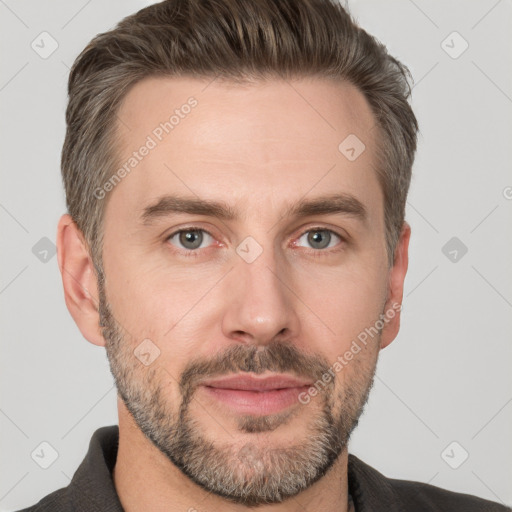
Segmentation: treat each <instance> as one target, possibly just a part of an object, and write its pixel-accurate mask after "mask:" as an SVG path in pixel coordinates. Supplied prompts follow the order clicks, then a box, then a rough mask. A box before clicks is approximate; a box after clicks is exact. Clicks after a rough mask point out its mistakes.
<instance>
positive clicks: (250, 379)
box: [202, 373, 312, 392]
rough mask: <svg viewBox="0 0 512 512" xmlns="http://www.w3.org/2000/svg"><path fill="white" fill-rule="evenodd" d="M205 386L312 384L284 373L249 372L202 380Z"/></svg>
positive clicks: (272, 387) (250, 388)
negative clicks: (251, 373) (259, 373)
mask: <svg viewBox="0 0 512 512" xmlns="http://www.w3.org/2000/svg"><path fill="white" fill-rule="evenodd" d="M202 384H203V386H208V387H211V388H220V389H236V390H243V391H260V392H263V391H269V390H276V389H286V388H299V387H303V386H311V384H312V383H311V381H309V380H305V379H300V378H298V377H293V376H291V375H284V374H272V375H268V376H261V375H259V376H254V375H249V374H240V373H238V374H235V375H230V376H228V377H222V378H219V379H211V380H206V381H203V382H202Z"/></svg>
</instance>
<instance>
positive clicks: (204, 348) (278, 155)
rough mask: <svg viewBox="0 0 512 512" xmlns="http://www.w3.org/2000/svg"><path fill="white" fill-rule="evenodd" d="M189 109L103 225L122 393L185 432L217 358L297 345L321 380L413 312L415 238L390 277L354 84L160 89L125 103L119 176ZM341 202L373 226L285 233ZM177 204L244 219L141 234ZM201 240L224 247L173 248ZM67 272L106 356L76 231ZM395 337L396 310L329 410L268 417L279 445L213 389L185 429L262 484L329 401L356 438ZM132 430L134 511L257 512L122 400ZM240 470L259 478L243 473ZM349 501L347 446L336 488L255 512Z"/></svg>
mask: <svg viewBox="0 0 512 512" xmlns="http://www.w3.org/2000/svg"><path fill="white" fill-rule="evenodd" d="M292 86H293V87H292ZM190 96H194V98H196V99H197V101H198V104H197V106H196V107H195V108H194V109H193V110H192V111H191V113H190V114H188V115H187V116H186V117H185V118H184V119H181V120H180V123H179V125H177V126H176V127H175V128H174V129H173V131H172V132H171V133H170V134H169V135H167V136H165V137H164V138H163V140H162V141H161V142H159V143H158V144H157V147H156V148H154V149H153V150H151V152H150V153H149V154H148V156H146V157H145V158H144V159H143V160H142V161H141V162H140V163H139V164H138V165H137V167H136V168H135V169H134V170H133V171H132V172H131V173H130V174H129V175H128V176H127V177H126V178H124V179H123V180H121V182H120V183H119V184H118V185H117V186H116V187H115V188H114V190H113V191H112V192H111V193H110V196H109V197H108V202H107V205H106V210H105V216H104V247H103V264H104V272H105V276H106V286H105V300H106V303H107V304H108V307H109V312H110V314H111V315H112V319H115V325H116V326H117V327H118V328H119V335H120V337H121V339H122V343H121V344H120V347H122V348H118V352H119V360H118V361H117V362H118V363H119V364H120V365H121V366H122V367H123V368H124V369H125V370H126V375H125V379H126V383H131V384H132V385H133V389H134V390H139V391H141V390H142V391H143V390H144V389H146V390H150V391H151V392H152V393H154V394H156V392H157V391H158V392H159V393H160V400H161V402H160V403H159V405H160V407H163V408H164V409H165V413H166V414H168V415H169V417H173V418H174V419H175V420H177V419H178V417H179V415H178V412H179V405H180V403H181V401H182V399H183V395H182V393H181V391H180V388H179V382H180V379H181V378H182V377H183V373H184V371H185V370H186V369H187V368H189V367H190V365H191V364H192V363H194V362H203V363H205V364H206V365H208V364H210V365H213V363H211V362H212V361H213V360H214V358H215V357H220V358H222V357H223V356H224V355H225V354H228V352H227V351H228V350H229V349H232V348H233V347H239V349H240V350H243V351H249V350H251V349H254V347H257V348H258V353H259V352H260V351H261V352H265V351H267V350H270V349H271V348H272V346H273V345H272V343H273V342H276V341H277V342H282V343H288V344H289V345H290V346H291V347H293V349H295V351H296V353H297V356H298V355H299V354H300V355H302V356H303V359H301V358H298V359H297V361H300V362H301V363H302V362H303V361H304V365H303V366H301V369H303V370H304V374H305V375H309V376H313V373H312V371H313V368H316V367H314V366H313V364H312V363H313V362H314V361H318V362H319V363H320V366H319V367H318V368H322V365H324V367H325V366H327V367H328V366H331V365H332V364H333V363H334V362H335V361H336V360H337V358H338V356H340V355H343V354H344V353H345V352H346V351H347V350H348V349H349V348H350V346H351V343H352V341H353V340H354V339H356V338H357V336H358V334H360V333H361V332H362V331H364V329H365V328H368V327H370V326H373V325H374V324H375V322H376V320H377V319H378V318H379V315H380V314H382V313H383V312H385V311H388V310H390V309H393V304H400V303H401V301H402V296H403V283H404V279H405V275H406V271H407V263H408V244H409V237H410V228H409V226H408V225H407V224H404V227H403V230H402V234H401V236H400V239H399V242H398V245H397V248H396V252H395V258H394V264H393V266H392V267H391V268H390V267H389V266H388V261H387V254H386V246H385V229H384V227H385V224H384V213H383V212H384V207H383V194H382V190H381V188H380V186H379V182H378V180H377V175H376V170H375V162H376V141H377V137H378V131H377V130H376V128H375V120H374V117H373V115H372V113H371V110H370V108H369V106H368V104H367V102H366V100H365V98H364V96H363V95H362V94H361V93H360V92H359V91H358V90H357V89H356V88H354V87H353V86H352V85H349V84H344V83H339V82H338V83H332V82H329V81H327V80H323V79H318V78H309V79H303V80H294V81H292V82H286V81H281V80H277V79H276V80H270V81H267V82H265V83H263V82H258V83H255V84H251V85H240V84H238V85H235V84H229V83H226V82H220V81H218V80H217V81H214V82H211V80H209V81H202V80H198V79H192V78H158V79H157V78H151V79H146V80H144V81H142V82H140V83H138V84H137V85H136V86H135V87H134V88H133V89H132V90H131V91H130V92H129V93H128V95H127V96H126V98H125V100H124V102H123V104H122V106H121V108H120V110H119V118H120V119H121V120H122V123H121V122H120V123H119V126H118V129H119V135H120V140H121V147H120V148H119V149H120V155H122V160H123V161H125V160H126V158H128V157H129V156H130V154H131V153H132V152H133V151H134V150H137V149H138V148H139V147H140V146H141V145H142V144H143V143H144V141H145V140H146V137H147V136H148V135H149V134H151V133H152V131H153V130H154V129H155V127H156V126H158V125H159V123H160V122H162V121H164V120H165V119H168V117H169V115H170V114H171V113H172V111H173V110H174V109H175V108H179V107H180V105H183V104H184V103H186V102H187V99H188V98H189V97H190ZM349 134H356V135H357V137H358V138H359V139H361V140H362V141H363V142H364V144H365V146H366V149H365V151H364V152H363V153H362V154H361V155H360V156H359V157H358V158H357V159H356V160H355V161H349V160H348V159H347V158H345V156H344V155H343V154H341V152H340V151H339V150H338V146H339V144H340V143H341V142H342V141H343V140H344V139H345V138H346V137H347V135H349ZM333 193H344V194H350V195H352V196H354V197H355V198H357V199H358V200H359V201H360V202H361V203H362V204H363V205H364V207H365V209H366V212H367V218H366V220H365V221H364V222H363V221H361V220H360V219H358V218H357V217H355V216H354V215H347V214H339V213H337V214H327V215H318V214H315V215H310V216H308V217H304V218H300V219H297V218H288V217H286V216H285V214H286V205H287V204H291V203H293V202H295V201H298V200H301V199H313V198H316V197H320V196H324V195H329V194H333ZM164 194H179V195H183V196H187V197H195V198H197V197H199V198H201V199H209V200H217V201H224V202H225V203H227V204H228V205H230V206H231V207H232V208H235V209H238V210H239V213H240V216H239V218H237V219H234V220H221V219H218V218H216V217H213V216H204V215H197V214H185V213H180V214H174V215H172V216H162V217H159V218H157V219H154V220H153V221H152V222H151V223H149V224H144V222H142V220H141V215H142V212H143V211H144V208H146V207H147V206H149V205H152V204H154V203H155V202H156V201H157V200H158V198H160V197H161V196H162V195H164ZM191 225H192V226H194V227H195V229H205V230H207V231H208V232H210V233H211V235H212V236H211V238H210V237H206V238H205V239H204V241H203V245H202V246H201V248H200V249H197V250H196V251H195V252H196V255H195V257H186V256H185V254H186V253H187V249H186V248H184V247H183V245H180V244H179V241H178V237H174V238H173V239H172V240H169V239H168V237H169V235H170V234H172V233H174V232H176V231H177V230H178V229H183V228H185V227H190V226H191ZM315 229H317V230H318V229H320V230H332V231H334V232H335V233H339V234H340V236H342V237H344V238H345V240H342V239H341V238H337V237H336V236H335V235H333V238H332V239H331V243H330V246H329V247H328V248H325V249H317V248H314V247H312V246H311V245H310V243H308V238H307V233H309V232H311V230H313V231H315ZM308 230H309V231H308ZM321 233H323V234H325V232H324V231H321ZM304 234H306V235H305V236H304ZM247 236H251V237H252V238H253V239H254V240H256V241H257V243H258V244H259V245H260V246H261V248H262V249H263V251H262V253H261V254H260V255H259V257H258V258H256V259H255V260H254V261H253V262H252V263H247V262H246V261H244V260H243V259H242V258H241V257H240V256H239V255H238V254H237V252H236V248H237V246H238V245H239V244H240V243H241V242H242V241H243V240H244V239H245V238H246V237H247ZM189 252H190V249H189ZM58 258H59V266H60V268H61V272H62V278H63V285H64V290H65V298H66V304H67V307H68V309H69V311H70V313H71V315H72V316H73V318H74V320H75V322H76V324H77V325H78V327H79V329H80V331H81V332H82V334H83V335H84V337H85V338H86V339H87V340H89V341H90V342H91V343H93V344H96V345H99V346H105V345H107V350H108V346H109V345H108V343H107V342H106V339H105V338H106V337H105V334H106V331H102V328H101V326H100V311H99V307H98V304H99V291H100V290H99V289H98V281H97V276H96V275H95V272H94V267H93V265H92V261H91V258H90V256H89V253H88V251H87V245H86V244H85V243H84V239H83V235H82V234H81V232H80V231H79V230H78V229H77V227H76V225H75V224H74V222H73V221H72V219H71V218H70V217H69V215H63V216H62V218H61V220H60V222H59V227H58ZM399 324H400V313H399V311H397V312H396V314H394V316H393V318H392V319H391V320H389V321H388V322H387V323H386V324H385V326H384V327H383V329H382V331H381V333H380V335H379V336H375V337H373V338H372V339H371V340H370V341H369V343H368V344H367V345H366V346H365V347H364V348H363V350H361V352H359V353H358V354H357V355H355V356H354V359H353V360H352V361H350V362H349V363H348V364H347V365H346V366H344V368H343V370H342V371H339V372H337V373H336V377H335V379H334V381H333V382H332V384H331V386H332V387H330V388H329V393H328V394H326V393H319V395H318V396H315V397H313V398H312V399H311V401H310V403H309V404H307V405H297V406H296V405H294V406H293V407H292V409H290V411H292V412H290V413H289V414H284V415H282V416H279V415H275V416H273V415H271V416H270V417H269V418H268V421H269V423H268V424H267V427H268V426H269V425H270V427H268V429H267V430H266V431H260V432H252V433H251V432H247V431H244V430H243V429H241V426H242V425H243V420H247V421H249V422H250V421H253V426H254V425H259V426H260V427H261V426H262V424H261V421H260V422H259V423H258V418H256V419H255V418H254V417H252V418H242V417H241V415H240V414H237V413H235V412H233V411H230V410H229V408H226V407H225V406H223V405H222V404H219V403H218V402H216V401H215V400H214V399H212V398H210V397H209V396H208V395H207V394H206V393H205V392H204V390H203V389H201V388H200V387H190V388H189V389H190V392H191V394H192V397H191V401H190V404H189V408H188V414H189V415H190V417H191V418H193V420H194V421H195V425H196V428H197V431H196V433H197V434H198V435H199V434H200V435H201V436H202V438H203V439H205V440H209V441H211V442H213V443H214V444H215V446H216V447H217V448H218V450H219V453H221V452H220V450H224V451H225V452H226V453H228V451H229V453H232V454H234V455H235V456H236V455H238V456H239V455H240V453H242V452H241V450H242V449H244V447H245V448H247V447H249V446H250V448H251V452H250V454H251V457H252V458H251V463H252V466H251V467H252V470H254V468H256V471H257V470H258V467H259V466H258V463H259V462H261V461H265V460H266V459H265V458H264V455H265V454H268V453H270V452H271V451H272V450H275V449H277V448H297V447H299V448H300V447H301V446H305V445H306V443H307V442H308V440H309V432H310V430H311V428H312V426H313V425H316V423H315V421H316V422H318V420H319V418H321V414H322V410H323V407H324V406H325V404H326V403H327V402H328V401H329V400H330V406H331V408H332V409H331V410H332V412H333V414H334V415H335V416H336V415H338V416H343V414H348V413H345V412H344V413H343V414H341V412H342V411H345V409H346V408H345V409H344V406H347V407H348V409H347V410H348V411H350V414H353V415H354V421H356V420H357V416H358V415H359V413H360V411H361V409H362V406H363V404H364V401H365V399H366V396H365V393H367V391H368V390H369V387H371V380H372V376H373V373H374V371H375V366H376V363H377V358H378V353H379V351H380V349H382V348H384V347H386V346H387V345H389V343H391V342H392V341H393V339H394V338H395V337H396V335H397V333H398V330H399ZM107 338H108V335H107ZM148 338H149V339H150V340H152V342H154V344H155V345H156V346H158V348H159V350H160V355H159V357H158V358H157V359H156V360H155V361H154V362H153V363H152V364H151V365H149V366H144V365H143V364H141V363H140V361H138V360H136V359H135V357H134V356H133V350H134V349H135V348H136V347H137V346H138V345H139V344H140V343H141V341H142V340H144V339H148ZM113 346H114V345H111V348H110V355H109V359H110V361H111V365H112V362H113V360H114V359H115V354H114V353H113V352H112V347H113ZM221 360H222V359H221ZM309 362H311V366H308V364H307V363H309ZM208 368H209V369H210V370H214V369H218V368H220V367H217V366H210V367H208ZM308 372H309V373H308ZM270 373H271V372H269V374H270ZM285 373H286V372H285ZM288 373H290V374H291V373H292V372H288ZM205 375H206V374H205ZM144 378H146V381H144V380H143V379H144ZM127 385H128V384H127ZM145 385H146V386H147V388H144V386H145ZM349 389H350V390H352V391H353V393H356V394H357V395H358V396H356V397H355V398H353V399H352V400H351V401H350V399H347V398H346V391H347V390H349ZM344 397H345V398H344ZM344 400H345V401H344ZM344 404H345V405H344ZM351 408H352V409H351ZM356 410H357V411H356ZM354 411H355V412H354ZM118 413H119V429H120V444H119V452H118V458H117V462H116V466H115V470H114V482H115V486H116V489H117V492H118V494H119V497H120V500H121V502H122V505H123V507H124V509H125V510H126V511H127V512H131V511H136V510H152V511H160V510H162V511H163V510H166V511H178V510H180V511H183V510H194V509H195V510H200V511H203V510H223V511H227V512H231V511H243V510H248V509H249V508H250V507H248V506H246V505H245V504H243V503H236V502H234V501H233V500H228V499H226V498H224V497H222V496H219V495H217V494H215V493H214V492H208V491H207V490H205V489H204V488H203V487H202V486H200V485H198V484H197V483H196V482H194V481H193V480H191V479H190V478H189V477H188V476H187V475H186V474H184V472H183V471H181V469H180V468H179V467H177V466H176V465H175V464H173V462H172V461H171V460H169V458H168V457H167V456H166V455H165V454H164V453H163V452H162V450H160V449H159V448H157V447H156V446H155V444H154V443H152V442H151V441H150V440H148V438H147V437H146V436H145V435H144V433H143V432H142V431H141V429H140V428H139V425H138V424H137V422H136V421H135V420H134V417H133V415H132V414H131V413H130V412H129V410H128V409H127V407H126V405H125V403H124V402H123V400H122V399H121V398H120V397H119V398H118ZM260 419H261V418H260ZM162 421H163V420H162ZM233 464H234V466H233V467H236V468H238V469H239V470H240V471H241V474H242V475H245V477H247V478H248V479H250V478H251V473H250V471H249V466H246V465H244V464H243V460H242V459H239V461H238V462H234V463H233ZM266 469H267V470H268V468H266ZM252 476H253V475H252ZM347 493H348V490H347V449H346V446H344V447H343V449H342V450H341V453H340V454H339V456H338V457H337V458H336V460H335V461H334V462H333V463H332V465H331V466H330V467H329V470H328V471H327V472H326V474H325V475H323V476H321V478H319V479H317V480H316V481H315V482H314V483H312V484H311V485H309V486H308V487H307V488H306V489H304V490H302V492H300V493H298V494H296V495H294V496H291V497H289V498H288V499H284V500H282V501H281V502H276V503H273V504H259V506H258V507H257V509H258V510H262V511H266V510H269V511H270V510H271V511H276V512H285V511H303V510H320V509H321V510H324V511H326V512H334V511H344V510H347ZM253 505H254V504H253ZM253 508H254V506H253Z"/></svg>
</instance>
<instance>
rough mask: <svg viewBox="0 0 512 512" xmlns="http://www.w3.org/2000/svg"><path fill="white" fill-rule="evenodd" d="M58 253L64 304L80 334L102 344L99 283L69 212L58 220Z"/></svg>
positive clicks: (83, 242)
mask: <svg viewBox="0 0 512 512" xmlns="http://www.w3.org/2000/svg"><path fill="white" fill-rule="evenodd" d="M57 257H58V263H59V269H60V272H61V276H62V284H63V287H64V297H65V301H66V306H67V308H68V310H69V312H70V313H71V316H72V317H73V319H74V321H75V323H76V324H77V326H78V328H79V329H80V332H81V333H82V334H83V336H84V337H85V338H86V339H87V340H88V341H90V342H91V343H93V344H94V345H99V346H104V345H105V340H104V338H103V335H102V334H101V328H100V325H99V323H100V319H99V312H98V283H97V277H96V272H95V269H94V265H93V262H92V259H91V257H90V255H89V252H88V249H87V244H86V242H85V239H84V236H83V234H82V232H81V231H80V230H79V229H78V227H77V225H76V224H75V222H74V221H73V219H72V218H71V216H70V215H68V214H65V215H63V216H62V217H61V218H60V220H59V225H58V229H57Z"/></svg>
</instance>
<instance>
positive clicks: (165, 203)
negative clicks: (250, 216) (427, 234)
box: [141, 194, 368, 224]
mask: <svg viewBox="0 0 512 512" xmlns="http://www.w3.org/2000/svg"><path fill="white" fill-rule="evenodd" d="M177 213H187V214H191V215H204V216H208V217H216V218H218V219H220V220H226V221H229V220H237V219H239V218H240V213H239V212H238V211H237V210H236V209H235V208H233V207H232V206H230V205H228V204H227V203H225V202H223V201H211V200H207V199H199V198H192V197H182V196H173V195H165V196H162V197H160V198H159V199H158V200H157V201H156V202H155V203H154V204H152V205H150V206H147V207H146V208H144V210H143V212H142V215H141V219H142V222H143V223H144V224H151V223H152V222H153V221H155V220H156V219H158V218H162V217H169V216H172V215H173V214H177ZM329 214H343V215H347V216H350V217H354V218H356V219H357V220H359V221H361V222H366V220H367V218H368V212H367V210H366V207H365V206H364V205H363V203H361V201H359V199H357V198H356V197H354V196H353V195H350V194H331V195H327V196H322V197H318V198H314V199H301V200H299V201H297V202H295V203H293V204H291V205H288V207H287V208H286V209H285V214H284V216H283V217H281V219H283V218H291V217H295V218H302V217H309V216H312V215H329Z"/></svg>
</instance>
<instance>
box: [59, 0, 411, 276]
mask: <svg viewBox="0 0 512 512" xmlns="http://www.w3.org/2000/svg"><path fill="white" fill-rule="evenodd" d="M150 76H169V77H177V76H191V77H197V78H208V77H212V78H214V77H219V78H221V79H227V80H233V81H235V82H238V81H244V80H258V79H265V78H273V77H279V78H285V79H288V78H302V77H320V78H321V77H323V78H329V79H334V80H344V81H348V82H350V83H352V84H353V85H355V86H356V87H357V88H358V89H359V90H360V91H361V92H362V93H363V94H364V96H365V97H366V99H367V101H368V103H369V105H370V107H371V109H372V112H373V114H374V116H375V119H376V121H377V127H378V130H379V133H380V137H379V151H378V155H379V168H378V177H379V181H380V184H381V187H382V190H383V194H384V210H385V211H384V215H385V221H386V246H387V250H388V256H389V262H390V264H392V262H393V257H394V251H395V247H396V243H397V241H398V238H399V236H400V232H401V229H402V226H403V222H404V217H405V204H406V199H407V192H408V189H409V184H410V180H411V169H412V164H413V161H414V154H415V151H416V140H417V131H418V125H417V121H416V117H415V116H414V113H413V111H412V109H411V107H410V105H409V103H408V101H407V100H408V98H409V96H410V93H411V87H410V85H409V80H408V78H409V77H410V73H409V71H408V69H407V68H406V67H405V66H404V65H403V64H401V63H400V62H398V61H397V60H396V59H395V58H393V57H392V56H390V55H389V54H388V52H387V50H386V47H385V46H384V45H383V44H382V43H380V42H379V41H377V40H376V39H375V38H374V37H372V36H371V35H369V34H368V33H367V32H365V31H364V30H363V29H361V28H360V27H358V26H357V24H356V23H355V22H354V21H353V19H352V17H351V15H350V14H349V13H348V12H347V11H346V10H345V9H344V8H343V7H342V6H341V5H340V4H339V3H338V2H337V1H336V0H165V1H163V2H161V3H158V4H154V5H150V6H148V7H146V8H144V9H142V10H140V11H139V12H137V13H136V14H133V15H131V16H128V17H127V18H125V19H124V20H122V21H121V22H120V23H119V24H118V25H117V27H116V28H114V29H113V30H111V31H109V32H105V33H102V34H99V35H97V36H96V37H95V38H94V39H93V40H92V41H91V42H90V43H89V44H88V45H87V47H86V48H85V49H84V50H83V51H82V53H81V54H80V55H79V56H78V57H77V59H76V61H75V62H74V64H73V67H72V69H71V72H70V76H69V83H68V93H69V103H68V106H67V110H66V124H67V130H66V138H65V141H64V146H63V149H62V161H61V164H62V176H63V181H64V187H65V191H66V202H67V207H68V211H69V213H70V215H71V217H72V218H73V220H74V221H75V223H76V224H77V226H78V228H79V229H80V230H81V231H82V233H83V234H84V237H85V239H86V242H87V244H88V246H89V250H90V253H91V257H92V259H93V261H94V263H95V266H96V270H97V271H98V272H101V273H102V258H101V251H102V245H103V243H102V240H103V212H104V209H105V204H106V201H103V200H98V199H97V198H96V197H95V194H94V191H95V190H96V189H97V188H98V187H101V186H102V184H103V183H105V182H106V181H107V180H108V178H109V177H110V176H111V175H112V173H113V171H114V170H115V169H116V165H118V161H119V158H118V155H117V154H116V143H117V142H118V141H117V139H116V127H117V123H118V120H117V117H116V116H117V111H118V109H119V106H120V103H121V101H122V99H123V98H124V97H125V96H126V94H127V92H128V90H129V89H130V88H131V87H132V86H133V85H134V84H135V83H137V82H139V81H140V80H142V79H143V78H147V77H150ZM340 142H341V141H340ZM107 199H108V198H107Z"/></svg>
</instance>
